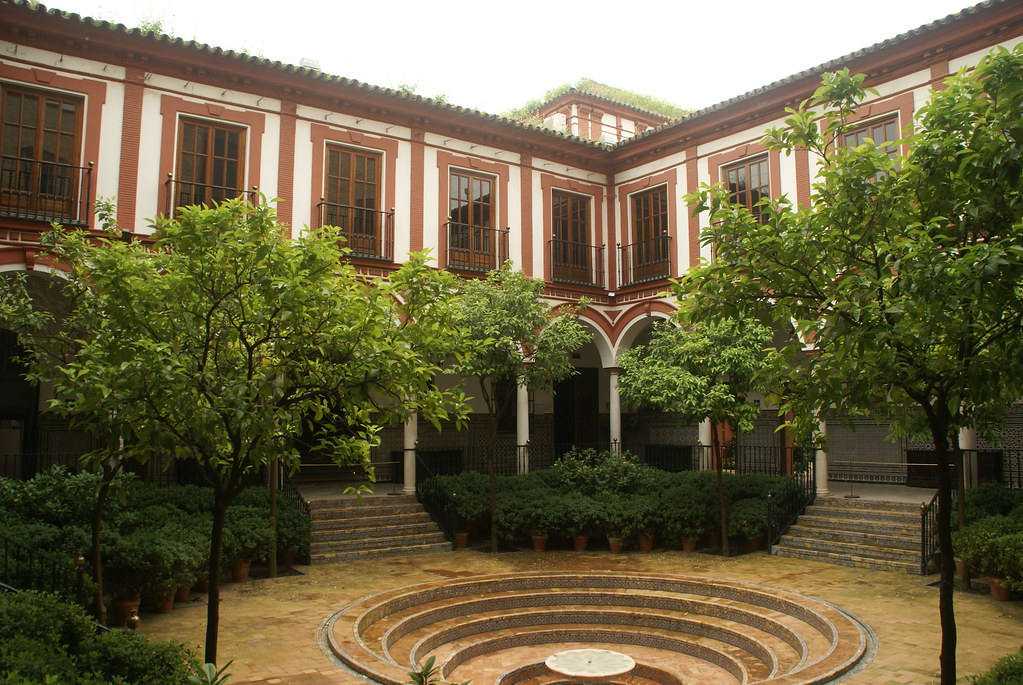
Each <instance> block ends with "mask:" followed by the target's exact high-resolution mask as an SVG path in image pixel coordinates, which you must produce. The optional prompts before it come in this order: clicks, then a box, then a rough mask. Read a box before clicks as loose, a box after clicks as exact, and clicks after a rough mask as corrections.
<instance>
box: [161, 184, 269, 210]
mask: <svg viewBox="0 0 1023 685" xmlns="http://www.w3.org/2000/svg"><path fill="white" fill-rule="evenodd" d="M163 185H164V208H163V213H164V215H165V216H167V217H173V216H174V212H175V210H176V209H177V208H178V207H191V206H192V205H206V206H211V205H214V204H216V203H219V202H223V201H224V200H233V199H234V198H236V197H240V196H242V195H246V194H247V195H248V200H249V202H251V203H253V204H255V203H256V202H257V201H258V196H259V189H258V188H256V186H252V189H251V190H245V189H244V188H229V187H227V186H218V185H212V184H209V183H196V182H194V181H181V180H178V179H175V178H174V177H173V175H171V174H167V180H166V181H164V184H163Z"/></svg>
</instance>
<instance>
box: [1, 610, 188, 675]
mask: <svg viewBox="0 0 1023 685" xmlns="http://www.w3.org/2000/svg"><path fill="white" fill-rule="evenodd" d="M197 668H198V664H197V663H196V660H195V659H194V658H193V657H192V656H191V654H189V653H188V651H187V650H185V648H184V647H183V646H181V645H179V644H174V643H167V642H152V641H149V640H147V639H146V638H145V637H144V636H142V635H138V634H135V633H130V632H125V631H113V632H110V633H102V634H97V632H96V625H95V624H94V623H92V622H91V620H90V619H89V618H88V616H86V614H85V611H84V610H83V609H81V608H80V607H77V606H72V605H69V604H65V603H64V602H61V601H60V600H58V599H57V598H55V597H52V596H48V595H45V594H41V593H35V592H23V593H20V594H14V593H5V594H3V595H0V683H3V684H4V685H37V684H42V683H47V684H48V683H54V684H55V685H57V684H59V685H100V684H101V683H113V682H116V683H123V684H124V685H133V684H138V685H150V684H151V683H161V684H163V683H168V684H169V685H185V683H188V682H189V681H188V676H189V674H190V673H191V672H193V671H195V670H197Z"/></svg>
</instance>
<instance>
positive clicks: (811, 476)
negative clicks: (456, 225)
mask: <svg viewBox="0 0 1023 685" xmlns="http://www.w3.org/2000/svg"><path fill="white" fill-rule="evenodd" d="M799 466H800V467H801V468H799V469H798V470H795V471H793V474H792V475H791V476H789V478H788V480H786V482H785V485H784V486H782V488H781V489H780V490H779V491H778V492H770V493H768V494H767V553H768V554H770V553H771V547H773V546H774V545H775V544H776V543H777V542H778V541H779V540H780V539H781V536H782V535H784V534H785V533H787V532H788V530H789V528H791V527H792V524H793V523H795V522H796V519H798V518H799V517H800V516H801V515H802V514H803V513H804V512H805V511H806V508H807V507H808V506H810V505H811V504H812V503H813V501H814V499H815V498H816V497H817V478H816V464H815V462H814V460H813V459H806V460H801V461H800V462H799Z"/></svg>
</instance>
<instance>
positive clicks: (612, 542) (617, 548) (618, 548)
mask: <svg viewBox="0 0 1023 685" xmlns="http://www.w3.org/2000/svg"><path fill="white" fill-rule="evenodd" d="M624 545H625V541H624V540H623V539H622V538H619V537H611V536H608V538H607V546H608V548H609V549H610V550H611V553H612V554H621V553H622V547H623V546H624Z"/></svg>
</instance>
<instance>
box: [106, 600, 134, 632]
mask: <svg viewBox="0 0 1023 685" xmlns="http://www.w3.org/2000/svg"><path fill="white" fill-rule="evenodd" d="M139 603H140V602H139V600H137V599H115V600H113V601H111V602H110V619H109V620H110V625H112V626H115V627H121V626H125V625H127V624H128V619H130V618H131V617H133V616H136V615H138V612H139Z"/></svg>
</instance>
